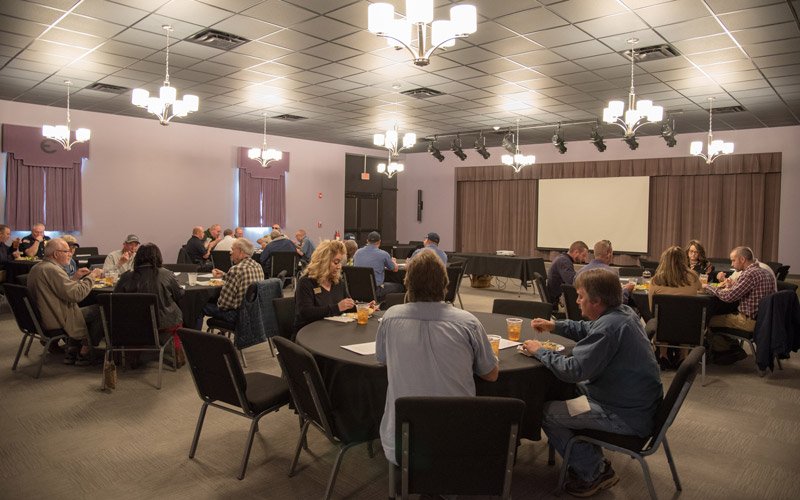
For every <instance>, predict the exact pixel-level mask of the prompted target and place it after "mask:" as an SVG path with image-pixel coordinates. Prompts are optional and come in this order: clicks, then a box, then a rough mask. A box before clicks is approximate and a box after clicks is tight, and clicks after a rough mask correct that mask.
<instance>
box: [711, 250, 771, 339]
mask: <svg viewBox="0 0 800 500" xmlns="http://www.w3.org/2000/svg"><path fill="white" fill-rule="evenodd" d="M731 266H733V268H734V269H735V270H737V271H741V273H742V274H741V275H740V276H739V278H738V279H737V280H736V281H734V282H733V284H731V285H730V286H725V287H719V288H714V287H711V286H708V285H704V288H705V289H706V292H708V293H710V294H711V295H714V296H716V297H717V298H719V299H720V300H721V301H723V302H736V301H739V312H737V313H731V314H720V315H717V316H712V317H711V321H710V322H709V324H708V326H710V327H711V328H714V327H724V328H736V329H737V330H745V331H748V332H752V331H753V330H754V329H755V326H756V315H757V314H758V303H759V302H760V301H761V299H763V298H764V297H766V296H767V295H769V294H771V293H775V292H776V291H777V288H776V284H775V275H774V274H772V272H771V271H768V270H766V269H763V268H761V267H760V266H759V265H758V261H757V260H755V258H753V251H752V250H750V249H749V248H747V247H736V248H734V249H733V251H731Z"/></svg>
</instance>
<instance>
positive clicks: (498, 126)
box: [492, 125, 500, 130]
mask: <svg viewBox="0 0 800 500" xmlns="http://www.w3.org/2000/svg"><path fill="white" fill-rule="evenodd" d="M492 128H493V129H495V130H500V125H495V126H494V127H492Z"/></svg>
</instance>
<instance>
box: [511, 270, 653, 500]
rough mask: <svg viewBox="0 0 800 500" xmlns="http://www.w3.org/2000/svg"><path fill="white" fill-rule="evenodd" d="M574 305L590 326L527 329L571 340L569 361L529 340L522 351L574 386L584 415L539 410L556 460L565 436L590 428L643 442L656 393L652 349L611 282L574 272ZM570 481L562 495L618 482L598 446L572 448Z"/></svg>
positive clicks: (542, 324) (545, 324) (553, 405)
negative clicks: (584, 403) (582, 400)
mask: <svg viewBox="0 0 800 500" xmlns="http://www.w3.org/2000/svg"><path fill="white" fill-rule="evenodd" d="M575 288H577V290H578V301H577V302H578V305H579V306H580V308H581V313H582V314H583V316H585V317H587V318H589V320H590V321H570V320H565V321H555V322H554V321H548V320H543V319H535V320H533V321H532V322H531V326H533V328H534V329H535V330H538V331H551V332H554V333H556V334H557V335H562V336H564V337H567V338H570V339H573V340H576V341H577V342H578V343H577V344H576V345H575V347H574V348H573V350H572V355H571V356H564V355H563V354H559V353H557V352H553V351H551V350H548V349H545V348H544V347H542V344H541V343H540V342H538V341H536V340H528V341H526V342H525V344H524V346H525V349H526V350H527V351H528V352H529V353H532V354H533V355H534V356H535V357H536V359H538V360H539V361H541V362H542V364H544V365H545V366H546V367H548V368H549V369H550V370H551V371H552V372H553V374H555V376H556V377H557V378H559V379H560V380H563V381H565V382H574V383H576V384H577V385H578V389H579V391H580V392H581V393H582V394H584V395H585V396H586V398H587V400H588V406H589V409H588V410H587V411H585V412H583V413H580V414H577V415H574V416H573V415H570V413H569V411H568V409H567V404H566V402H564V401H550V402H548V403H547V404H546V405H545V407H544V419H543V422H542V429H543V430H544V432H545V434H547V438H548V440H549V441H550V444H551V445H552V446H553V447H555V449H556V451H558V452H559V454H561V456H562V457H563V456H564V451H565V450H566V446H567V442H568V441H569V440H570V438H572V436H573V435H574V433H573V429H597V430H602V431H607V432H613V433H615V434H626V435H633V436H640V437H644V436H647V435H648V434H649V433H650V432H651V431H652V427H653V419H654V417H655V412H656V409H657V408H658V405H659V403H660V402H661V398H662V396H663V390H662V387H661V378H660V374H659V368H658V363H657V362H656V358H655V355H654V354H653V348H652V346H651V344H650V342H649V341H648V339H647V335H646V334H645V332H644V329H643V328H642V326H641V322H640V321H639V318H638V316H637V315H636V314H635V313H634V312H633V310H632V309H631V308H629V307H628V306H626V305H622V303H621V298H622V293H621V287H620V283H619V279H618V278H617V276H616V275H615V274H612V273H610V272H608V271H606V270H604V269H594V270H589V271H586V272H583V273H579V274H578V276H577V278H576V280H575ZM568 466H569V468H570V471H571V473H572V475H573V478H574V479H573V480H572V481H570V482H568V483H567V485H566V489H567V491H568V492H569V493H572V494H574V495H576V496H591V495H593V494H595V493H596V492H598V491H600V490H602V489H606V488H610V487H611V486H613V485H615V484H616V483H617V481H619V478H618V477H617V475H616V474H615V473H614V469H613V468H612V467H611V463H610V462H608V461H607V460H605V459H604V458H603V452H602V451H601V449H600V447H598V446H595V445H592V444H589V443H576V444H575V445H574V446H573V447H572V453H571V454H570V461H569V464H568Z"/></svg>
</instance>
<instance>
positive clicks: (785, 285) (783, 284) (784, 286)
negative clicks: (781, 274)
mask: <svg viewBox="0 0 800 500" xmlns="http://www.w3.org/2000/svg"><path fill="white" fill-rule="evenodd" d="M775 284H776V285H777V287H778V291H779V292H780V291H782V290H791V291H793V292H796V291H797V285H795V284H794V283H789V282H788V281H777V282H776V283H775Z"/></svg>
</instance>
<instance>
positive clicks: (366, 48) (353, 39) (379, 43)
mask: <svg viewBox="0 0 800 500" xmlns="http://www.w3.org/2000/svg"><path fill="white" fill-rule="evenodd" d="M336 43H337V44H339V45H344V46H345V47H348V48H350V49H354V50H357V51H358V52H362V51H363V52H372V51H375V50H380V49H383V48H385V47H386V39H385V38H381V37H379V36H377V35H373V34H372V33H370V32H369V31H364V30H361V31H356V32H355V33H352V34H350V35H347V36H344V37H341V38H339V39H338V40H336ZM325 45H328V44H325Z"/></svg>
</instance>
